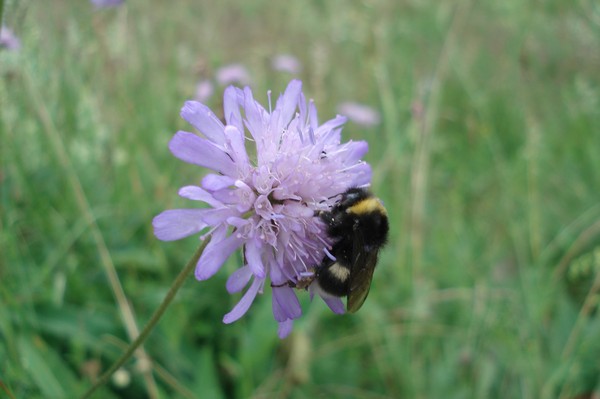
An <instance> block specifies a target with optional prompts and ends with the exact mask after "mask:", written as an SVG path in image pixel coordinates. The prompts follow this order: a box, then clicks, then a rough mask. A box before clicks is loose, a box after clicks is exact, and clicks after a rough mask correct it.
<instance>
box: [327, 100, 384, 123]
mask: <svg viewBox="0 0 600 399" xmlns="http://www.w3.org/2000/svg"><path fill="white" fill-rule="evenodd" d="M337 111H338V112H339V113H340V114H341V115H344V116H346V117H348V119H350V120H351V121H352V122H354V123H356V124H357V125H360V126H363V127H373V126H376V125H379V124H380V123H381V116H380V115H379V112H377V111H376V110H374V109H373V108H371V107H369V106H367V105H363V104H358V103H354V102H345V103H342V104H340V105H338V107H337Z"/></svg>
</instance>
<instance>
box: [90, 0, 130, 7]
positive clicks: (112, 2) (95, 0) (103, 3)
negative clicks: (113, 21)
mask: <svg viewBox="0 0 600 399" xmlns="http://www.w3.org/2000/svg"><path fill="white" fill-rule="evenodd" d="M90 1H91V2H92V4H93V5H95V6H96V8H108V7H116V6H120V5H121V4H123V3H124V2H125V0H90Z"/></svg>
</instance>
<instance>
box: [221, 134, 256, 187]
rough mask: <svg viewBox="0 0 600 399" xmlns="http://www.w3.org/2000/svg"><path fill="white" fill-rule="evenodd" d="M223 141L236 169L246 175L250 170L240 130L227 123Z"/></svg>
mask: <svg viewBox="0 0 600 399" xmlns="http://www.w3.org/2000/svg"><path fill="white" fill-rule="evenodd" d="M225 141H226V143H227V150H228V152H229V155H230V156H231V157H232V158H233V161H234V162H235V164H236V165H237V167H238V170H239V171H240V173H241V174H242V176H244V175H246V174H247V173H248V172H249V171H250V161H249V159H248V153H247V152H246V143H245V142H244V135H243V133H242V131H240V130H239V129H238V128H237V127H235V126H230V125H227V126H226V127H225Z"/></svg>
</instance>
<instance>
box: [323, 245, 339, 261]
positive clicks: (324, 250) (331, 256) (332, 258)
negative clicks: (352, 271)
mask: <svg viewBox="0 0 600 399" xmlns="http://www.w3.org/2000/svg"><path fill="white" fill-rule="evenodd" d="M323 252H325V255H327V257H328V258H329V259H331V260H332V261H334V262H335V261H336V260H337V258H336V257H335V256H333V255H332V254H331V252H329V250H328V249H327V247H325V248H323Z"/></svg>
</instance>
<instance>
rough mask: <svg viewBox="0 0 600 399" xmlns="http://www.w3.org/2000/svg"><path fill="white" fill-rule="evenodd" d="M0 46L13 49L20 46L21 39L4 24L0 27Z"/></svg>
mask: <svg viewBox="0 0 600 399" xmlns="http://www.w3.org/2000/svg"><path fill="white" fill-rule="evenodd" d="M0 48H5V49H7V50H13V51H14V50H18V49H19V48H21V41H20V40H19V38H18V37H16V36H15V34H14V33H13V31H12V30H10V29H9V28H7V27H6V26H2V27H1V28H0Z"/></svg>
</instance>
